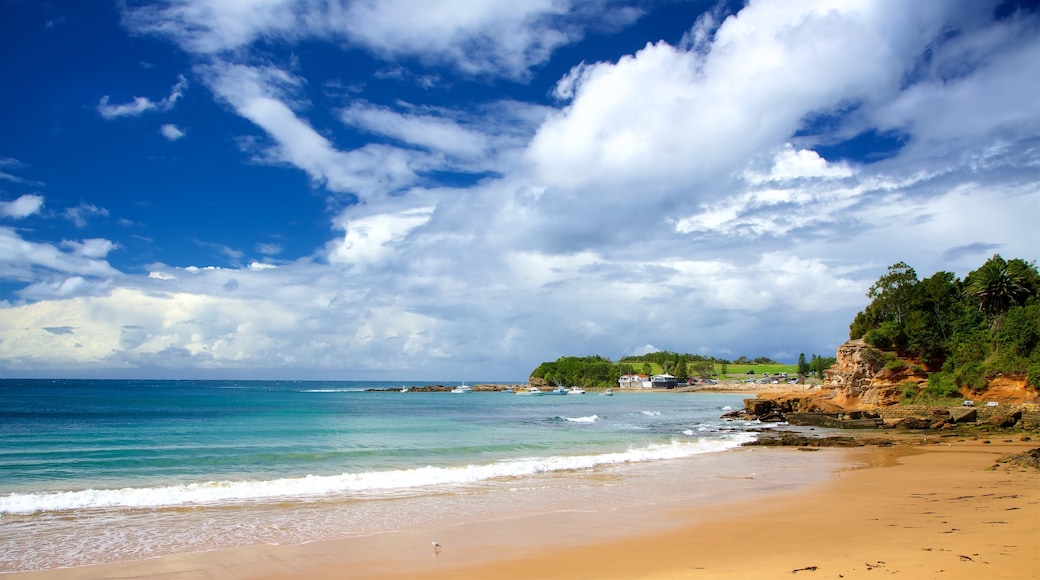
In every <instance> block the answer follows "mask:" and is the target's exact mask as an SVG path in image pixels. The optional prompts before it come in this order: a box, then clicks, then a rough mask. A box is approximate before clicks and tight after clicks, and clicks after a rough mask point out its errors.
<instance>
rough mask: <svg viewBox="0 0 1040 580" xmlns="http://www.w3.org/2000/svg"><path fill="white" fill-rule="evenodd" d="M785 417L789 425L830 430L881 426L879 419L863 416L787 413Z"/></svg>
mask: <svg viewBox="0 0 1040 580" xmlns="http://www.w3.org/2000/svg"><path fill="white" fill-rule="evenodd" d="M786 417H787V422H788V423H789V424H791V425H798V426H808V427H827V428H831V429H877V428H878V427H881V426H882V425H883V422H882V421H881V419H880V418H878V417H865V416H863V414H857V416H856V417H855V418H853V417H850V416H848V415H846V416H841V415H835V414H829V413H787V415H786Z"/></svg>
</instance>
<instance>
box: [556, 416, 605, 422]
mask: <svg viewBox="0 0 1040 580" xmlns="http://www.w3.org/2000/svg"><path fill="white" fill-rule="evenodd" d="M564 419H566V420H568V421H570V422H571V423H595V422H596V421H599V415H590V416H588V417H564Z"/></svg>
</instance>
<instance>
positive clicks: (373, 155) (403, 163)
mask: <svg viewBox="0 0 1040 580" xmlns="http://www.w3.org/2000/svg"><path fill="white" fill-rule="evenodd" d="M200 72H201V73H202V74H203V75H204V77H205V78H206V79H207V83H208V84H209V85H210V87H211V88H212V89H213V91H214V92H215V93H216V95H217V96H218V97H219V98H220V99H222V100H224V101H226V102H227V103H228V104H229V105H231V107H232V108H234V109H235V111H236V112H237V113H238V114H239V115H241V116H243V117H245V118H246V119H249V120H250V121H252V122H253V123H255V124H256V125H258V126H259V127H261V128H262V129H263V130H264V131H265V132H267V133H268V135H270V136H271V137H272V138H273V139H274V140H275V141H276V143H277V144H276V146H274V147H271V148H269V149H268V150H266V151H265V155H266V156H267V157H268V158H269V159H270V160H274V161H279V162H282V163H290V164H292V165H294V166H296V167H299V168H300V169H303V170H304V171H306V172H307V174H308V175H309V176H310V177H311V179H313V180H315V181H317V182H319V183H322V184H324V185H325V186H326V187H328V188H329V189H331V190H333V191H340V192H350V193H353V194H355V195H357V196H359V197H361V198H366V197H378V196H381V195H386V194H387V193H389V192H392V191H396V190H398V189H400V188H402V187H404V186H407V185H409V184H411V183H413V182H415V181H416V179H417V175H416V171H417V170H422V169H428V168H430V167H432V166H434V165H435V164H436V161H435V160H434V159H432V158H430V157H429V156H428V155H426V154H423V153H418V152H409V151H404V150H400V149H395V148H391V147H384V146H379V145H366V146H364V147H362V148H360V149H355V150H352V151H346V152H344V151H340V150H338V149H337V148H336V147H335V146H334V145H333V144H332V143H331V142H330V141H329V140H328V139H327V138H326V137H324V136H322V135H321V134H320V133H318V132H317V131H315V130H314V128H313V127H311V126H310V125H309V124H308V123H307V122H306V121H305V120H303V119H301V118H299V117H298V116H297V115H296V113H294V112H293V110H292V108H291V107H290V105H291V104H292V103H293V101H292V98H293V97H292V95H293V94H294V91H295V90H296V87H297V86H298V85H299V84H300V81H299V79H297V78H296V77H294V76H292V75H291V74H289V73H287V72H285V71H282V70H280V69H277V68H274V67H270V66H268V67H251V66H244V65H234V64H226V63H217V64H214V65H212V66H208V67H204V68H202V69H200Z"/></svg>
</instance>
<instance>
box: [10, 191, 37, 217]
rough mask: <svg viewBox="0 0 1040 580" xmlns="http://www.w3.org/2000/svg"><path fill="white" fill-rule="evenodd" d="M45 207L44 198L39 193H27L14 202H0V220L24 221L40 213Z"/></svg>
mask: <svg viewBox="0 0 1040 580" xmlns="http://www.w3.org/2000/svg"><path fill="white" fill-rule="evenodd" d="M42 207H43V196H42V195H40V194H38V193H27V194H25V195H22V196H19V197H18V199H15V200H14V201H0V218H5V217H9V218H13V219H24V218H27V217H29V216H31V215H33V214H37V213H39V212H40V208H42Z"/></svg>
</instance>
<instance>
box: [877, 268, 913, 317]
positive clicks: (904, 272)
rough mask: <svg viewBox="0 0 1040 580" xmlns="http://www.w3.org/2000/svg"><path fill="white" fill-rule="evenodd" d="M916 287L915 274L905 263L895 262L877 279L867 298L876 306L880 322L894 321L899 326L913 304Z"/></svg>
mask: <svg viewBox="0 0 1040 580" xmlns="http://www.w3.org/2000/svg"><path fill="white" fill-rule="evenodd" d="M915 286H917V272H915V271H914V269H913V268H911V267H910V266H909V265H908V264H907V263H906V262H897V263H895V264H892V265H891V266H889V267H888V273H887V274H885V275H884V276H882V277H881V278H879V279H878V281H877V282H875V283H874V285H873V286H871V287H870V291H869V292H867V298H870V299H871V300H873V304H872V305H877V307H878V309H879V312H877V314H878V315H880V316H881V321H882V322H883V321H885V320H894V321H895V322H896V324H899V325H901V324H902V323H903V318H904V317H905V316H906V315H907V313H908V312H909V311H910V309H911V307H912V303H913V291H914V287H915Z"/></svg>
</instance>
